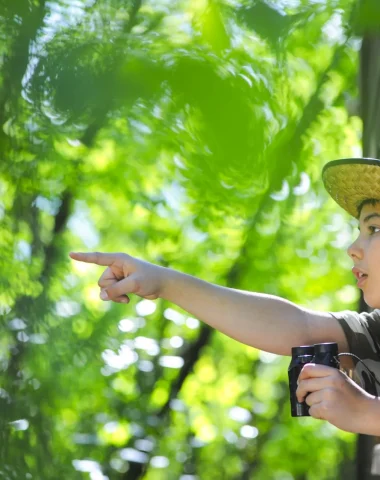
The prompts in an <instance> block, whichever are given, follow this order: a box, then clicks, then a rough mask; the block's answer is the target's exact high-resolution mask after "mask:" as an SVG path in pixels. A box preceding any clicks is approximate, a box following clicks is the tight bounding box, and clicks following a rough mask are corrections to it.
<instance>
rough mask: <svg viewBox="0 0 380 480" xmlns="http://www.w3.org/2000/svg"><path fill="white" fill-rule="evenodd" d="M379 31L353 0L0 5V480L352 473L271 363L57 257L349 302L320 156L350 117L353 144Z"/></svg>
mask: <svg viewBox="0 0 380 480" xmlns="http://www.w3.org/2000/svg"><path fill="white" fill-rule="evenodd" d="M379 23H380V2H378V1H377V0H362V1H354V0H329V1H325V0H273V1H269V0H268V1H253V0H252V1H250V0H246V1H244V0H241V1H237V0H220V1H217V0H129V1H127V0H123V1H121V0H50V1H45V0H0V62H1V72H0V125H1V129H0V150H1V161H0V286H1V288H0V328H1V335H0V479H6V480H8V479H16V480H20V479H36V480H45V479H46V480H57V479H65V480H77V479H78V480H80V479H91V480H102V479H109V480H135V479H142V478H144V479H145V480H177V479H180V480H214V479H215V480H249V479H257V480H268V479H274V480H317V479H318V480H328V479H331V480H333V479H338V478H345V479H347V480H349V479H354V478H360V480H364V478H367V477H365V476H364V474H363V476H360V477H358V476H357V475H358V473H357V472H358V470H357V469H358V465H359V464H360V461H361V460H362V457H360V439H359V440H358V439H357V438H356V436H355V435H352V434H348V433H345V432H341V431H339V430H337V429H336V428H334V427H332V426H331V425H329V424H327V423H325V422H319V421H315V420H313V419H310V418H302V419H292V418H291V417H290V413H289V409H290V407H289V401H288V396H289V394H288V381H287V367H288V363H289V358H282V357H278V356H274V355H272V354H268V353H265V352H259V351H257V350H255V349H253V348H251V347H248V346H246V345H242V344H239V343H237V342H236V341H234V340H232V339H229V338H227V337H225V336H223V335H222V334H220V333H218V332H215V331H212V330H211V329H209V328H208V327H207V326H204V325H202V324H200V322H199V321H198V320H197V319H195V318H191V317H189V316H188V315H186V313H185V312H183V311H180V310H179V309H178V308H176V307H175V306H174V305H171V304H168V303H167V302H164V301H161V300H158V301H156V302H151V301H148V300H141V299H139V298H134V299H133V301H132V302H131V304H129V305H127V306H125V305H120V304H114V305H111V304H109V303H103V302H101V301H100V300H99V299H98V293H99V292H98V287H97V279H98V277H99V275H100V273H101V269H99V268H98V267H94V266H89V265H81V264H74V262H71V261H70V260H69V258H68V252H69V251H70V250H84V251H86V250H101V251H123V252H127V253H129V254H131V255H135V256H137V257H140V258H144V259H146V260H148V261H152V262H154V263H158V264H161V265H165V266H170V267H173V268H176V269H179V270H181V271H184V272H187V273H190V274H193V275H196V276H199V277H201V278H203V279H205V280H209V281H212V282H216V283H218V284H222V285H227V286H230V287H235V288H241V289H247V290H254V291H259V292H265V293H270V294H275V295H280V296H283V297H286V298H288V299H289V300H292V301H294V302H296V303H299V304H302V305H305V306H307V307H311V308H316V309H321V310H326V311H328V310H331V311H339V310H343V309H353V310H356V309H357V308H358V302H359V294H358V291H357V290H356V288H355V287H354V286H353V278H351V277H352V274H351V272H350V268H351V262H350V259H349V258H348V256H347V255H346V253H345V249H346V247H347V246H348V244H349V242H350V240H351V238H352V235H353V229H354V228H356V225H355V222H353V221H351V220H350V219H348V218H347V216H346V215H345V214H344V213H343V212H341V211H340V209H339V208H338V207H337V206H336V205H334V204H333V202H332V201H330V200H329V199H328V198H327V195H326V193H325V192H324V190H323V187H322V182H321V168H322V165H323V164H324V163H326V162H327V161H329V160H332V159H335V158H339V157H347V156H361V155H362V148H363V123H364V126H366V125H367V126H368V125H369V126H370V128H369V127H368V128H367V129H365V130H364V149H365V150H367V152H371V154H372V155H376V153H377V143H376V141H374V139H375V140H376V131H377V130H376V128H377V126H378V120H377V118H378V113H376V112H379V111H380V108H378V106H379V102H378V96H379V95H378V94H379V88H378V87H379V75H380V73H379V72H380V68H379V61H378V60H377V57H378V54H377V53H376V52H377V51H378V50H376V48H374V47H373V45H374V44H375V47H376V42H377V40H376V29H377V25H378V24H379ZM363 38H364V41H363ZM366 42H367V43H366ZM373 42H375V43H373ZM365 45H367V49H366V50H363V49H364V46H365ZM363 52H364V54H363ZM360 59H362V60H361V61H360ZM363 62H364V63H363ZM360 71H362V80H361V81H360V76H361V75H360ZM363 72H364V74H363ZM360 89H361V90H362V101H361V102H360V101H359V98H360ZM363 92H364V93H365V98H363ZM363 120H364V122H363ZM376 122H377V123H376ZM371 149H372V150H371ZM279 335H281V332H279ZM366 468H367V470H368V465H366ZM368 478H369V477H368ZM371 478H372V477H371Z"/></svg>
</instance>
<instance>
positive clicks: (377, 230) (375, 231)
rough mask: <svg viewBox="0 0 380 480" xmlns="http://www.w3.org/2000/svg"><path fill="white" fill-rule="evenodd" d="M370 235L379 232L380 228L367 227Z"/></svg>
mask: <svg viewBox="0 0 380 480" xmlns="http://www.w3.org/2000/svg"><path fill="white" fill-rule="evenodd" d="M368 230H369V233H370V235H373V234H374V233H378V232H380V227H375V226H374V225H370V226H369V227H368Z"/></svg>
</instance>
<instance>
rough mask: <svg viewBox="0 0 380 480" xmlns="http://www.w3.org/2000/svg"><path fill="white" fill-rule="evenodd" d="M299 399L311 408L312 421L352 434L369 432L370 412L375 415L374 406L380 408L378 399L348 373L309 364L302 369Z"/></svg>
mask: <svg viewBox="0 0 380 480" xmlns="http://www.w3.org/2000/svg"><path fill="white" fill-rule="evenodd" d="M296 395H297V399H298V401H299V402H303V401H304V400H305V401H306V403H307V405H309V406H310V410H309V413H310V415H311V416H312V417H314V418H318V419H322V420H327V421H328V422H330V423H331V424H332V425H335V426H336V427H338V428H340V429H342V430H346V431H348V432H353V433H366V432H367V431H369V430H370V429H371V425H370V424H371V416H370V415H369V412H373V411H374V408H373V407H374V406H376V408H377V409H378V408H379V406H378V404H377V402H376V400H377V397H374V396H373V395H370V394H368V393H367V392H366V391H365V390H363V389H362V388H360V387H359V386H358V385H356V383H355V382H353V381H352V380H351V379H350V378H349V377H348V376H347V375H346V374H345V373H343V372H341V371H340V370H338V369H336V368H332V367H327V366H325V365H317V364H314V363H309V364H307V365H305V366H304V368H303V369H302V371H301V373H300V375H299V377H298V388H297V391H296ZM375 403H376V405H375ZM376 416H378V413H377V415H376ZM374 420H375V419H372V423H373V421H374Z"/></svg>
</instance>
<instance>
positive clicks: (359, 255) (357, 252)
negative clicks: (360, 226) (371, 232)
mask: <svg viewBox="0 0 380 480" xmlns="http://www.w3.org/2000/svg"><path fill="white" fill-rule="evenodd" d="M347 254H348V255H349V256H350V257H351V258H352V260H362V259H363V255H364V250H363V247H362V245H361V242H360V237H358V238H357V239H356V240H355V241H354V242H353V243H351V245H350V246H349V247H348V248H347Z"/></svg>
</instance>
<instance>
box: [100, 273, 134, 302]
mask: <svg viewBox="0 0 380 480" xmlns="http://www.w3.org/2000/svg"><path fill="white" fill-rule="evenodd" d="M138 289H139V286H138V283H137V281H136V278H135V277H134V276H133V275H130V276H129V277H126V278H123V279H122V280H120V281H119V282H115V283H114V284H112V285H110V286H109V287H107V288H105V289H104V291H105V292H106V293H107V296H108V298H109V299H110V300H114V299H116V298H117V297H120V296H121V295H126V294H128V293H136V292H137V291H138Z"/></svg>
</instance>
